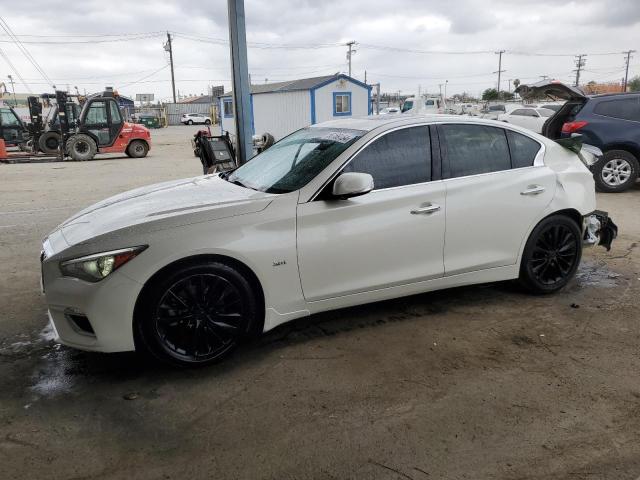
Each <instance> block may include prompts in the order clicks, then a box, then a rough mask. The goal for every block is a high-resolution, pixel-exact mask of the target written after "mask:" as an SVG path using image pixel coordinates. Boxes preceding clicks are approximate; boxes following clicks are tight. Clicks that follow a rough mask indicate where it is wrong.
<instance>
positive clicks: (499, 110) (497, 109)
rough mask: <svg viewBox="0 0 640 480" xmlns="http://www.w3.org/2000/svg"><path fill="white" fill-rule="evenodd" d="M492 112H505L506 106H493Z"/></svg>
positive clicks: (491, 107) (490, 108)
mask: <svg viewBox="0 0 640 480" xmlns="http://www.w3.org/2000/svg"><path fill="white" fill-rule="evenodd" d="M489 111H490V112H504V105H491V106H490V107H489Z"/></svg>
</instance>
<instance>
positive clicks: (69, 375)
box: [0, 127, 640, 480]
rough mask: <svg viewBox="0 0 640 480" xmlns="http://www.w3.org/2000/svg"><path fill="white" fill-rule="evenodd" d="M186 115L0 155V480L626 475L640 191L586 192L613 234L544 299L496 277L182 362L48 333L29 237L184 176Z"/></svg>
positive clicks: (630, 467)
mask: <svg viewBox="0 0 640 480" xmlns="http://www.w3.org/2000/svg"><path fill="white" fill-rule="evenodd" d="M190 130H195V128H193V129H189V128H188V127H185V128H184V129H182V128H173V129H170V130H167V131H162V132H159V133H156V132H154V135H156V136H157V137H158V139H159V141H158V143H159V144H161V145H159V146H158V148H156V149H155V150H153V151H152V156H151V157H149V158H148V159H145V160H131V159H126V160H124V159H109V160H103V161H99V162H85V163H69V164H67V163H64V164H44V165H38V166H35V165H0V195H1V198H2V199H3V203H2V206H0V478H2V479H5V478H6V479H30V478H34V479H35V478H49V477H54V478H64V479H78V480H79V479H107V478H109V479H110V478H123V479H124V478H127V479H130V478H136V479H157V478H166V479H173V478H224V479H227V478H238V479H244V478H265V479H288V478H291V479H294V478H295V479H307V478H308V479H321V478H327V479H338V478H339V479H346V478H354V479H355V478H357V479H361V478H367V479H369V478H376V479H377V478H380V479H407V478H409V479H413V480H419V479H463V478H469V479H479V478H482V479H549V478H554V479H556V478H557V479H559V478H571V479H589V480H594V479H616V480H618V479H634V480H635V479H637V478H638V477H639V476H640V415H638V413H639V412H640V380H639V377H638V374H637V372H638V370H639V367H640V355H639V354H640V350H639V348H638V344H639V340H640V326H639V325H638V324H639V321H640V312H639V311H638V305H639V302H638V298H639V294H640V215H639V214H638V208H639V206H640V187H638V188H636V189H635V190H634V191H631V192H627V193H625V194H619V195H599V196H598V202H599V207H600V208H602V209H604V210H608V211H609V212H610V214H611V215H612V217H613V218H614V219H615V220H616V222H617V224H618V226H619V227H620V232H621V234H620V238H619V239H618V240H617V241H616V242H615V243H614V248H613V249H612V251H611V252H609V253H607V252H605V251H604V250H603V249H589V250H587V251H585V255H584V258H583V264H582V265H581V267H580V270H579V272H578V274H577V275H576V278H575V280H574V281H573V282H572V283H571V284H570V285H569V286H568V287H567V288H566V289H565V290H564V291H563V292H561V293H559V294H557V295H553V296H529V295H526V294H523V293H522V292H521V291H520V290H519V289H518V288H517V287H516V286H514V285H513V284H512V283H509V282H505V283H499V284H491V285H481V286H474V287H465V288H458V289H452V290H446V291H441V292H433V293H428V294H423V295H417V296H413V297H409V298H405V299H398V300H392V301H388V302H381V303H377V304H372V305H366V306H362V307H356V308H349V309H344V310H339V311H335V312H328V313H325V314H321V315H316V316H314V317H311V318H306V319H301V320H299V321H295V322H292V323H291V324H288V325H285V326H282V327H280V328H278V329H276V330H274V331H273V332H270V333H269V334H267V335H265V336H263V337H262V338H260V339H258V340H256V341H254V342H253V343H251V344H248V345H244V346H243V347H242V348H240V349H239V350H238V351H237V352H236V353H235V355H234V356H233V357H231V358H230V359H229V360H228V361H227V362H224V363H222V364H219V365H215V366H213V367H209V368H203V369H195V370H186V371H185V370H175V369H171V368H167V367H163V366H160V365H157V364H154V363H151V362H149V361H148V360H147V359H145V358H142V357H140V356H138V355H137V354H135V353H122V354H111V355H107V354H96V353H85V352H80V351H76V350H72V349H69V348H66V347H63V346H60V345H57V344H56V343H55V342H54V341H53V338H52V332H51V330H50V329H49V327H48V326H47V322H46V312H45V308H44V302H43V300H42V297H41V296H40V294H39V287H38V252H39V249H40V245H39V243H40V241H41V238H42V237H43V236H44V235H46V233H47V232H48V231H49V230H50V229H51V228H53V227H54V226H55V225H56V224H58V223H59V222H60V221H62V220H63V219H64V218H66V217H67V216H68V215H69V214H71V213H73V212H74V211H76V210H78V209H80V208H82V207H84V206H86V205H87V204H90V203H91V202H94V201H96V200H99V199H100V198H103V197H106V196H107V195H111V194H113V193H116V192H119V191H123V190H125V189H129V188H132V187H134V186H137V185H143V184H147V183H151V182H154V181H161V180H165V179H171V178H180V177H184V176H187V175H195V174H197V173H198V172H199V166H198V163H197V160H196V159H194V158H193V157H191V156H189V153H190V150H189V147H188V133H189V132H190ZM151 162H152V163H151ZM150 165H152V167H150ZM96 173H99V175H98V176H97V175H96ZM88 185H91V188H89V187H88Z"/></svg>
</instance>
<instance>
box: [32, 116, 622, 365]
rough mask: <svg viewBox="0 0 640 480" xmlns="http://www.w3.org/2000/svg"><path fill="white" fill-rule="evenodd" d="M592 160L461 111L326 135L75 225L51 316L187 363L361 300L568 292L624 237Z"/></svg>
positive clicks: (62, 325)
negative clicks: (506, 288) (488, 285)
mask: <svg viewBox="0 0 640 480" xmlns="http://www.w3.org/2000/svg"><path fill="white" fill-rule="evenodd" d="M569 141H570V140H569ZM581 159H582V160H581ZM594 160H595V157H594V156H593V155H591V154H589V153H586V152H584V151H583V152H582V153H581V154H580V157H579V155H578V154H575V153H573V152H572V151H570V150H569V149H566V148H564V147H562V146H560V145H559V144H558V143H556V142H554V141H551V140H549V139H546V138H544V137H542V136H539V135H536V134H533V133H532V132H530V131H528V130H525V129H522V128H519V127H515V126H512V125H507V124H505V123H501V122H495V121H490V120H475V119H472V118H462V117H459V116H457V117H456V116H443V115H432V116H413V115H412V116H404V117H393V116H388V117H387V118H381V117H370V118H367V119H355V118H354V119H341V120H335V121H330V122H326V123H323V124H318V125H313V126H311V127H308V128H304V129H302V130H299V131H297V132H295V133H293V134H291V135H289V136H288V137H286V138H284V139H283V140H281V141H280V142H278V143H276V144H275V145H273V146H272V147H271V148H269V149H268V150H266V151H264V152H262V153H261V154H259V155H258V156H256V157H255V158H253V159H252V160H251V161H250V162H248V163H246V164H245V165H243V166H241V167H240V168H238V169H237V170H235V171H233V172H227V173H223V174H214V175H207V176H200V177H196V178H191V179H186V180H180V181H170V182H166V183H161V184H157V185H152V186H149V187H144V188H139V189H137V190H132V191H130V192H126V193H123V194H120V195H117V196H115V197H112V198H109V199H107V200H104V201H102V202H100V203H98V204H95V205H93V206H90V207H88V208H87V209H85V210H83V211H81V212H79V213H78V214H77V215H75V216H73V217H72V218H70V219H69V220H67V221H66V222H64V223H63V224H62V225H60V226H59V227H58V228H56V229H55V230H54V231H53V232H51V234H49V236H48V237H47V238H46V239H45V241H44V248H43V253H42V256H41V261H42V275H43V288H44V292H45V295H46V303H47V305H48V310H49V316H50V319H51V322H52V324H53V326H54V328H55V331H56V333H57V335H58V336H59V339H60V341H61V342H62V343H64V344H66V345H70V346H73V347H77V348H80V349H85V350H94V351H103V352H113V351H123V350H133V349H134V348H136V349H142V350H146V351H148V352H151V353H152V354H153V355H155V356H156V357H157V358H159V359H161V360H165V361H169V362H173V363H176V364H183V365H184V364H186V365H189V364H203V363H209V362H213V361H216V360H218V359H220V358H222V357H224V356H225V355H227V354H228V353H229V352H230V351H231V350H233V348H234V347H235V346H236V345H237V344H238V343H239V342H240V341H241V340H242V339H244V338H246V337H247V336H250V335H256V334H259V333H261V332H264V331H267V330H271V329H272V328H274V327H276V326H277V325H280V324H282V323H284V322H288V321H290V320H293V319H295V318H299V317H304V316H307V315H311V314H314V313H317V312H322V311H326V310H331V309H337V308H342V307H347V306H351V305H357V304H363V303H367V302H373V301H378V300H384V299H389V298H395V297H401V296H405V295H412V294H416V293H420V292H426V291H431V290H438V289H442V288H449V287H455V286H459V285H468V284H474V283H484V282H494V281H500V280H508V279H519V280H520V282H521V283H522V285H523V286H524V287H526V289H528V290H530V291H532V292H535V293H550V292H555V291H557V290H559V289H561V288H562V287H564V286H565V285H566V284H567V282H568V281H569V280H570V279H571V278H572V277H573V275H574V274H575V272H576V268H577V267H578V264H579V262H580V258H581V253H582V246H583V243H584V242H587V243H589V244H594V243H603V240H604V243H605V244H606V246H608V243H610V241H611V239H612V237H613V236H615V235H614V230H613V229H614V228H615V226H614V225H613V223H612V222H610V220H609V219H608V218H607V216H606V214H604V213H603V212H596V213H594V211H595V209H596V197H595V193H594V182H593V177H592V175H591V173H590V172H589V170H588V169H587V167H586V166H585V165H584V164H583V161H584V162H585V163H591V162H593V161H594ZM603 232H604V234H603V235H602V237H600V235H601V234H602V233H603Z"/></svg>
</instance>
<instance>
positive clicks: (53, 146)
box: [38, 132, 60, 155]
mask: <svg viewBox="0 0 640 480" xmlns="http://www.w3.org/2000/svg"><path fill="white" fill-rule="evenodd" d="M38 148H39V149H40V151H41V152H42V153H46V154H48V155H55V154H56V153H58V149H59V148H60V134H59V133H57V132H45V133H43V134H42V135H40V138H39V139H38Z"/></svg>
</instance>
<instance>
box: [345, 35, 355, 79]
mask: <svg viewBox="0 0 640 480" xmlns="http://www.w3.org/2000/svg"><path fill="white" fill-rule="evenodd" d="M355 44H356V41H355V40H351V41H350V42H347V48H348V49H349V50H348V51H347V62H349V76H351V57H352V56H353V54H354V53H356V50H354V49H353V46H354V45H355Z"/></svg>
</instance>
